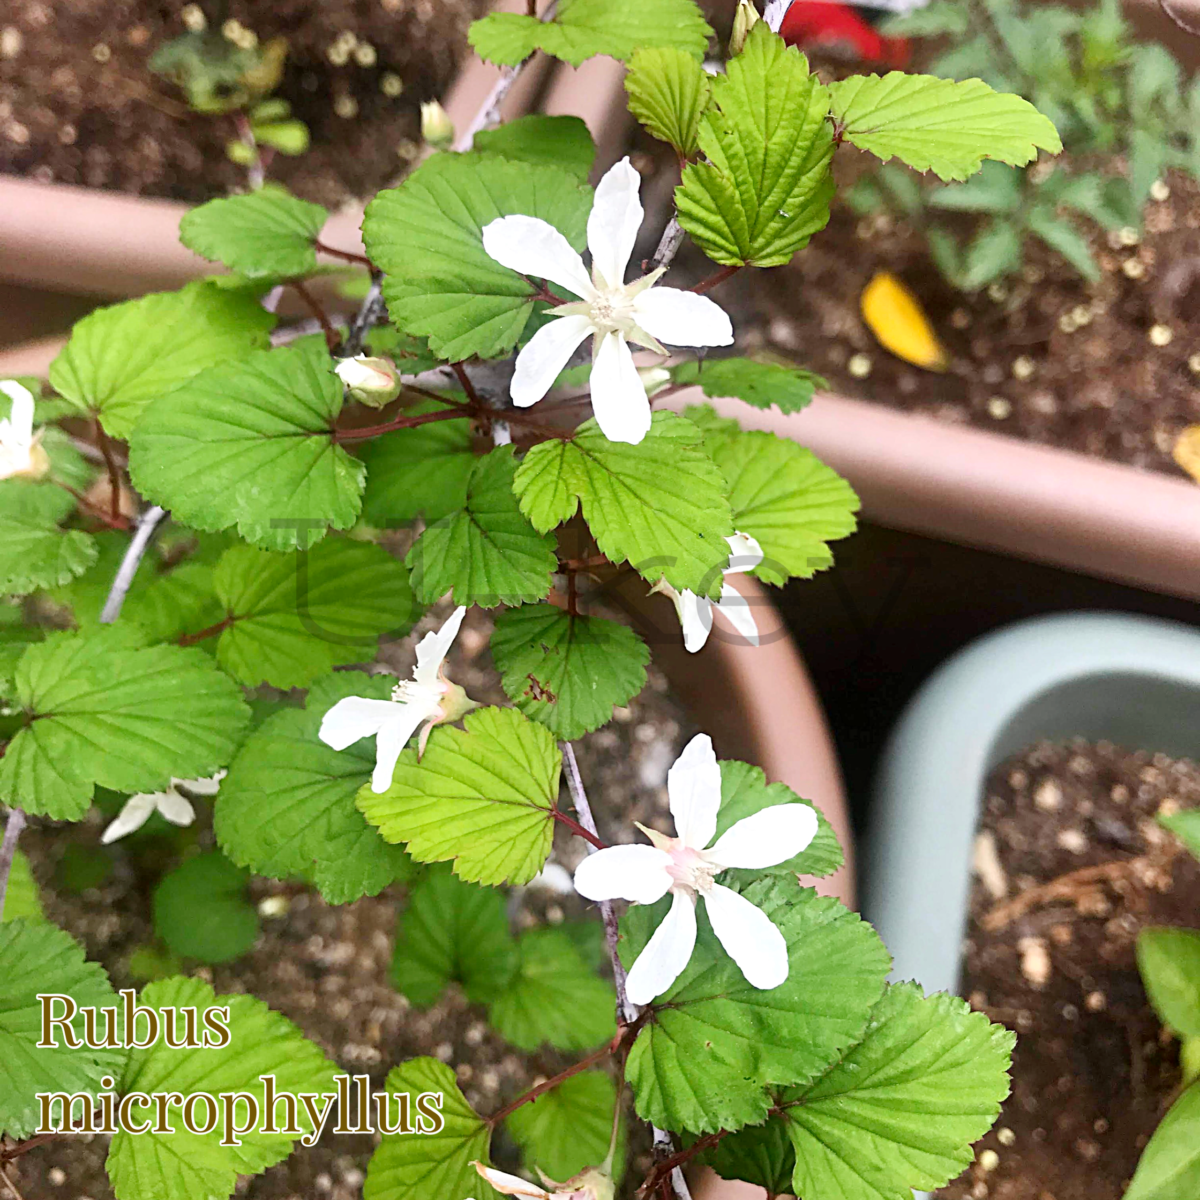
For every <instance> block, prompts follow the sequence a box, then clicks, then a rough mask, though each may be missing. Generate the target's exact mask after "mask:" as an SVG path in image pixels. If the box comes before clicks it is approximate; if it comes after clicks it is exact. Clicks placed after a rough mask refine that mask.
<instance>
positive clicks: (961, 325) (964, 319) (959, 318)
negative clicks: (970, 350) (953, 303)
mask: <svg viewBox="0 0 1200 1200" xmlns="http://www.w3.org/2000/svg"><path fill="white" fill-rule="evenodd" d="M970 324H971V314H970V313H969V312H968V311H967V310H966V309H965V308H956V309H955V310H954V311H953V312H952V313H951V314H950V327H951V328H952V329H967V328H968V327H969V326H970Z"/></svg>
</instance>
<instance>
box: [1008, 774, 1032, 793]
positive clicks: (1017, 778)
mask: <svg viewBox="0 0 1200 1200" xmlns="http://www.w3.org/2000/svg"><path fill="white" fill-rule="evenodd" d="M1028 785H1029V776H1028V775H1026V774H1025V772H1024V771H1022V770H1020V769H1017V770H1016V771H1010V772H1009V773H1008V786H1009V787H1010V788H1012V790H1013V791H1014V792H1021V791H1024V790H1025V788H1026V787H1027V786H1028Z"/></svg>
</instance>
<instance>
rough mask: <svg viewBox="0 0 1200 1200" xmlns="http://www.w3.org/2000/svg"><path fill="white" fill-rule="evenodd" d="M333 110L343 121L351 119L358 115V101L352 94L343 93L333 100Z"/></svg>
mask: <svg viewBox="0 0 1200 1200" xmlns="http://www.w3.org/2000/svg"><path fill="white" fill-rule="evenodd" d="M333 111H334V112H335V113H336V114H337V115H338V116H339V117H341V118H342V120H343V121H351V120H353V119H354V118H355V117H357V116H358V101H357V100H355V98H354V97H353V96H350V95H347V94H346V93H343V94H342V95H340V96H338V97H337V98H336V99H335V100H334V102H333Z"/></svg>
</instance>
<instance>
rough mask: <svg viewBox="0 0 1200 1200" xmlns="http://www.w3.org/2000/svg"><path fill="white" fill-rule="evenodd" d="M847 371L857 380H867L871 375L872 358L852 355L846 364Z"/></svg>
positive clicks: (867, 355)
mask: <svg viewBox="0 0 1200 1200" xmlns="http://www.w3.org/2000/svg"><path fill="white" fill-rule="evenodd" d="M846 370H847V371H849V372H850V374H851V376H853V378H855V379H866V377H867V376H868V375H870V373H871V356H870V355H869V354H852V355H851V356H850V361H849V362H848V363H847V364H846Z"/></svg>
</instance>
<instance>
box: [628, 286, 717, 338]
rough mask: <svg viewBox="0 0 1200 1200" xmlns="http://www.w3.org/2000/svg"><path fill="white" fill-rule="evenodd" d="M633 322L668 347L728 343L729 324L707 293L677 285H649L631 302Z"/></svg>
mask: <svg viewBox="0 0 1200 1200" xmlns="http://www.w3.org/2000/svg"><path fill="white" fill-rule="evenodd" d="M633 311H634V312H635V313H636V314H637V323H638V324H639V325H640V326H641V327H642V328H643V329H644V330H645V331H646V332H647V333H648V334H650V336H651V337H656V338H658V340H659V341H660V342H669V343H670V344H671V345H672V346H732V345H733V323H732V322H731V321H730V320H729V316H728V314H727V313H726V312H725V310H724V309H723V308H722V307H721V306H720V305H719V304H717V303H716V301H714V300H710V299H709V298H708V297H707V296H697V295H696V293H695V292H684V291H680V289H679V288H669V287H652V288H648V289H647V290H646V291H644V292H642V293H641V295H639V296H638V297H637V298H636V299H635V300H634V302H633Z"/></svg>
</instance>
